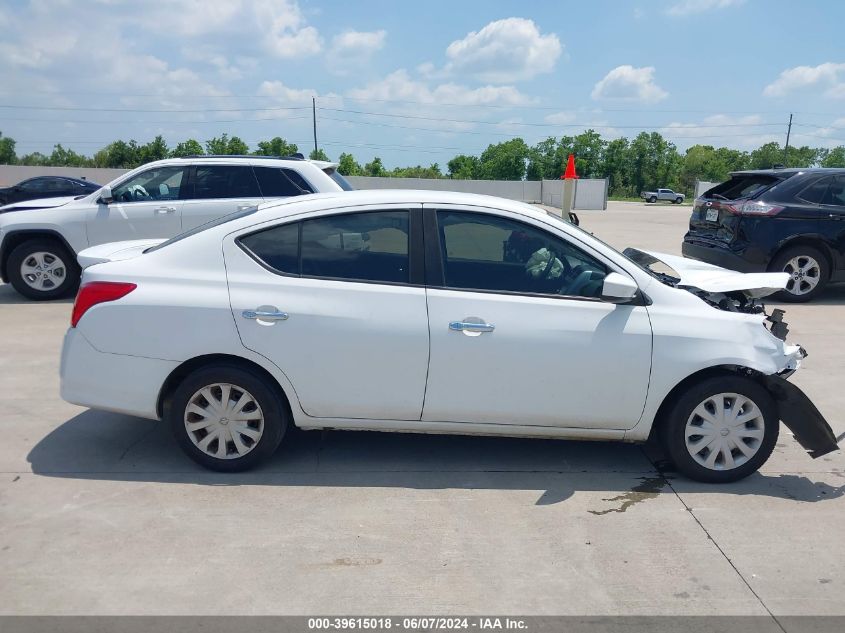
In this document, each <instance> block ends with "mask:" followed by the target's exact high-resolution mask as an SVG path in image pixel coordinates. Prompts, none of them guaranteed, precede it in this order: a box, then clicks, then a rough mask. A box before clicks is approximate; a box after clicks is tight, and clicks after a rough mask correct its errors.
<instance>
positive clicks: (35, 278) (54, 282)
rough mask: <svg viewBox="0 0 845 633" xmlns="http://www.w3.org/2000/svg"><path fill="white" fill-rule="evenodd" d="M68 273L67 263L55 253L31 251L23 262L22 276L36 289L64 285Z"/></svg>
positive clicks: (54, 287)
mask: <svg viewBox="0 0 845 633" xmlns="http://www.w3.org/2000/svg"><path fill="white" fill-rule="evenodd" d="M66 275H67V268H65V263H64V262H63V261H62V260H61V258H60V257H58V256H57V255H55V254H54V253H47V252H46V251H38V252H36V253H31V254H30V255H29V256H27V258H26V259H24V260H23V262H22V263H21V278H23V280H24V282H26V285H27V286H29V287H30V288H34V289H35V290H41V291H45V290H55V289H56V288H58V287H59V286H61V285H62V282H63V281H64V280H65V277H66Z"/></svg>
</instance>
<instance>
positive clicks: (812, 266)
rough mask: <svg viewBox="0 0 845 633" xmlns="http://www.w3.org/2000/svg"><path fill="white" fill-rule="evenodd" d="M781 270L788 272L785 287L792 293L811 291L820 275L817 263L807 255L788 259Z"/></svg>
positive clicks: (799, 293) (800, 293) (817, 282)
mask: <svg viewBox="0 0 845 633" xmlns="http://www.w3.org/2000/svg"><path fill="white" fill-rule="evenodd" d="M783 272H785V273H787V274H789V281H788V282H787V283H786V289H787V291H789V292H791V293H792V294H794V295H805V294H807V293H808V292H812V290H813V288H815V287H816V286H818V285H819V280H820V279H821V275H822V271H821V268H820V267H819V263H818V262H817V261H816V260H815V259H814V258H812V257H810V256H808V255H799V256H798V257H793V258H792V259H790V260H789V261H788V262H786V265H785V266H784V267H783Z"/></svg>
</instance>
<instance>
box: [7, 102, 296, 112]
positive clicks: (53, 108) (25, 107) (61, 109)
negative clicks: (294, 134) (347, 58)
mask: <svg viewBox="0 0 845 633" xmlns="http://www.w3.org/2000/svg"><path fill="white" fill-rule="evenodd" d="M0 108H11V109H18V110H50V111H59V112H156V113H161V112H170V113H174V114H176V113H185V114H203V113H206V112H272V111H281V110H308V109H310V108H309V107H308V106H301V107H300V106H295V107H294V106H290V107H273V108H219V109H209V108H203V109H201V110H174V109H172V108H171V109H147V108H80V107H76V106H38V105H13V104H8V103H2V104H0Z"/></svg>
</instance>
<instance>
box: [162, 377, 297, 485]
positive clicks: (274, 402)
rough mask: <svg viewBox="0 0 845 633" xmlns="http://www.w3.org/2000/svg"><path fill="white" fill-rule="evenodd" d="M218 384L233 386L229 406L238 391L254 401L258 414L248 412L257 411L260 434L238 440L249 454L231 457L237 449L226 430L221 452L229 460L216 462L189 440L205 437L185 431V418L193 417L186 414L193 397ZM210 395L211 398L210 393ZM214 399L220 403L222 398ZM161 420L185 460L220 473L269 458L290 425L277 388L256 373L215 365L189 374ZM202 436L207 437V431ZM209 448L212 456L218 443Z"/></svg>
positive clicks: (200, 431)
mask: <svg viewBox="0 0 845 633" xmlns="http://www.w3.org/2000/svg"><path fill="white" fill-rule="evenodd" d="M218 383H227V384H229V385H233V386H234V388H233V389H232V392H231V393H232V395H231V400H230V402H234V401H235V399H236V398H238V397H239V396H238V393H237V392H238V390H240V391H241V393H244V392H246V393H247V395H248V396H251V397H252V398H253V399H254V402H255V403H256V404H257V407H260V410H259V409H257V408H256V409H252V411H253V412H255V411H256V410H258V411H259V413H261V414H263V431H262V433H261V435H260V437H259V438H258V440H257V441H255V442H252V443H251V442H250V440H249V438H247V437H246V436H244V435H240V436H239V437H240V441H241V443H242V444H244V443H246V444H248V447H249V451H248V452H246V453H245V454H244V455H242V456H239V457H236V456H234V453H237V452H238V449H237V447H236V445H235V442H234V441H233V438H234V433H233V432H232V431H231V430H229V435H228V438H229V439H227V440H226V443H225V445H226V448H224V449H223V450H224V451H225V452H226V454H227V455H228V454H230V453H231V456H229V457H227V458H220V457H214V456H212V455H209V454H208V453H207V452H205V451H203V450H202V449H201V448H199V447H198V445H197V444H195V442H194V439H192V436H194V438H197V437H198V436H199V438H198V441H200V442H201V441H202V439H203V438H204V437H205V435H201V434H202V433H203V432H204V431H205V430H199V431H195V433H191V432H189V431H188V429H187V427H186V419H187V418H188V416H195V414H193V413H188V412H187V408H188V406H189V405H190V404H191V401H192V400H193V399H194V397H195V396H196V394H197V393H198V392H199V391H200V390H202V389H203V388H205V387H208V386H210V385H215V384H218ZM213 392H216V388H213ZM213 395H215V394H214V393H213ZM217 397H218V398H219V399H220V401H222V397H220V396H217ZM248 406H249V405H248ZM244 411H247V409H246V408H245V409H244ZM164 418H165V420H166V421H167V422H168V423H169V424H170V427H171V430H172V431H173V434H174V436H175V437H176V441H177V442H178V443H179V446H180V447H181V448H182V450H183V451H184V452H185V453H186V454H187V455H188V457H190V458H191V459H193V460H194V461H195V462H197V463H198V464H200V465H201V466H204V467H205V468H208V469H210V470H216V471H220V472H240V471H244V470H248V469H250V468H253V467H254V466H256V465H257V464H258V463H259V462H261V461H263V460H265V459H267V458H268V457H270V456H271V455H272V454H273V453H274V452H275V451H276V449H277V448H278V447H279V444H280V443H281V441H282V438H283V437H284V435H285V431H286V430H287V427H288V425H289V424H290V414H289V412H288V407H287V404H286V403H285V402H284V401H283V400H282V397H281V395H280V394H279V392H278V387H277V386H276V385H273V384H271V383H270V382H269V381H268V380H267V379H266V378H264V377H263V376H261V375H260V374H258V373H257V372H253V371H250V370H249V369H245V368H243V367H239V366H237V365H230V364H215V365H211V366H208V367H203V368H202V369H198V370H196V371H194V372H193V373H191V374H189V375H188V376H187V377H186V378H185V379H184V380H183V381H182V382H181V383H180V384H179V386H178V387H177V388H176V390H175V391H174V392H173V396H172V398H171V399H170V402H169V403H168V406H167V409H166V411H165V412H164ZM196 418H197V419H198V420H202V419H204V418H202V417H199V416H196ZM223 419H225V418H223ZM231 421H232V422H235V421H236V419H234V418H233V419H232V420H231ZM228 423H229V422H228V421H226V422H217V423H216V425H219V424H226V425H228ZM217 428H219V426H217ZM227 428H229V429H231V428H235V427H234V426H233V427H228V426H227ZM205 433H206V434H210V433H209V432H207V431H205ZM212 446H214V447H215V452H216V450H217V449H218V448H219V446H220V440H219V439H212V440H211V441H210V443H209V450H211V448H210V447H212Z"/></svg>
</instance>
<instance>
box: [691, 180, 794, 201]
mask: <svg viewBox="0 0 845 633" xmlns="http://www.w3.org/2000/svg"><path fill="white" fill-rule="evenodd" d="M780 181H781V179H780V178H777V177H775V176H771V175H769V174H742V175H738V176H732V177H731V179H730V180H728V181H727V182H723V183H722V184H720V185H716V186H715V187H713V188H712V189H709V190H707V192H705V194H704V196H703V197H704V198H718V199H720V200H741V199H744V198H753V197H755V196H758V195H760V194H761V193H763V192H764V191H766V190H767V189H768V188H769V187H771V186H772V185H775V184H777V183H778V182H780Z"/></svg>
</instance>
